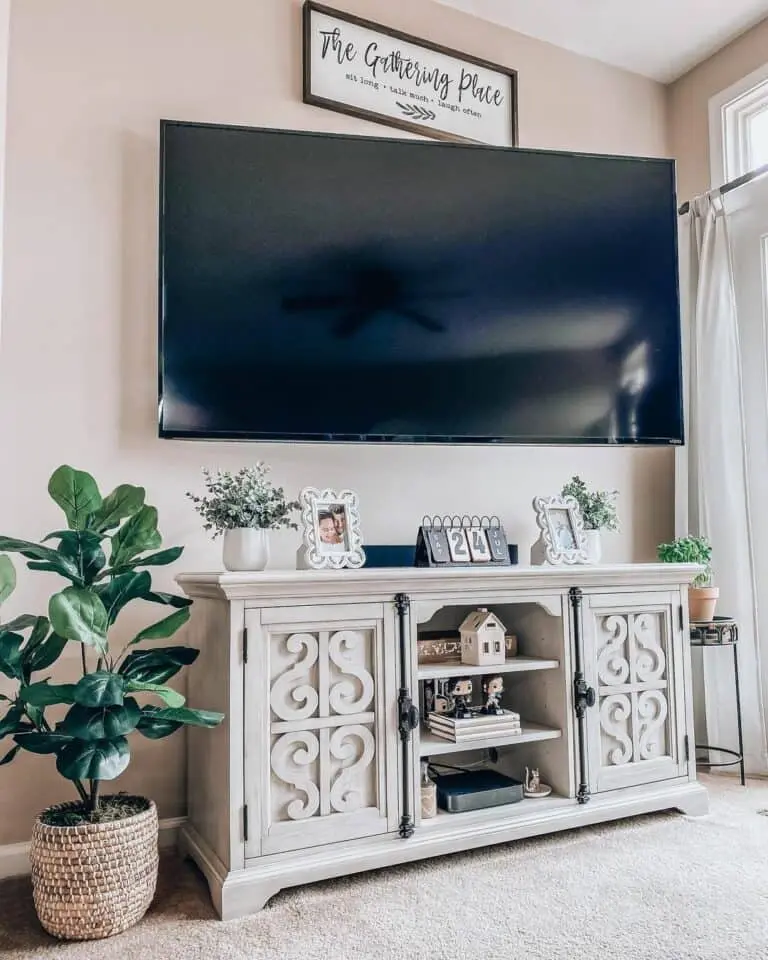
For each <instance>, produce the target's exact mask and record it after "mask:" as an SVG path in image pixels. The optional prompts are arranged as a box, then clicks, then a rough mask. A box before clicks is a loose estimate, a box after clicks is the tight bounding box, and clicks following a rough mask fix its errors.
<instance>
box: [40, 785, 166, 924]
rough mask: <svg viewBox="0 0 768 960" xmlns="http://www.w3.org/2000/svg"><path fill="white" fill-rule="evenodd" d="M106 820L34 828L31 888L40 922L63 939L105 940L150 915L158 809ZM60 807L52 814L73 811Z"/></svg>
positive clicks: (155, 859) (42, 825) (151, 804)
mask: <svg viewBox="0 0 768 960" xmlns="http://www.w3.org/2000/svg"><path fill="white" fill-rule="evenodd" d="M148 803H149V806H148V809H146V810H144V811H142V812H140V813H137V814H135V815H134V816H132V817H127V818H126V819H124V820H113V821H110V822H108V823H93V824H90V823H89V824H83V825H81V826H77V827H52V826H48V825H47V824H45V823H43V822H42V821H41V819H40V818H38V819H37V821H36V822H35V826H34V829H33V831H32V845H31V849H30V860H31V861H32V890H33V894H34V899H35V909H36V910H37V916H38V918H39V919H40V923H41V924H42V926H43V927H44V929H45V930H47V931H48V933H50V934H51V935H52V936H54V937H58V938H59V939H60V940H100V939H103V938H104V937H111V936H113V935H114V934H116V933H121V932H122V931H123V930H127V929H128V927H132V926H133V925H134V924H135V923H138V921H139V920H141V918H142V917H143V916H144V914H145V913H146V912H147V908H148V907H149V905H150V903H152V898H153V897H154V895H155V885H156V883H157V860H158V856H157V808H156V807H155V805H154V803H153V802H152V801H148ZM73 807H79V804H78V803H62V804H58V805H57V806H55V807H49V810H67V809H71V808H73Z"/></svg>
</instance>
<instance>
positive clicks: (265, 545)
mask: <svg viewBox="0 0 768 960" xmlns="http://www.w3.org/2000/svg"><path fill="white" fill-rule="evenodd" d="M268 563H269V531H268V530H261V529H257V528H256V527H238V528H237V529H235V530H225V531H224V568H225V569H226V570H263V569H264V568H265V567H266V565H267V564H268Z"/></svg>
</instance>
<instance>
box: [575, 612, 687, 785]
mask: <svg viewBox="0 0 768 960" xmlns="http://www.w3.org/2000/svg"><path fill="white" fill-rule="evenodd" d="M683 642H684V638H683V635H682V618H681V615H680V599H679V597H677V596H675V595H673V594H657V593H653V594H652V593H648V594H615V595H608V596H605V595H601V596H589V597H585V603H584V644H585V651H584V653H585V674H586V676H587V681H588V683H589V684H590V686H592V687H594V689H595V693H596V699H595V705H594V707H591V708H589V709H588V710H587V729H588V744H587V753H588V763H589V774H590V789H591V791H592V792H593V793H594V792H600V791H602V790H614V789H617V788H619V787H628V786H634V785H638V784H643V783H653V782H654V781H657V780H667V779H671V778H673V777H682V776H686V775H687V760H686V758H685V749H684V736H685V733H686V731H685V711H684V707H683V705H684V702H685V698H684V687H683V682H684V678H683V676H682V673H683V664H684V658H683V655H682V643H683Z"/></svg>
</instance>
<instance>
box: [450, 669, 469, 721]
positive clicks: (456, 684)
mask: <svg viewBox="0 0 768 960" xmlns="http://www.w3.org/2000/svg"><path fill="white" fill-rule="evenodd" d="M449 697H450V698H451V700H452V701H453V711H452V712H453V716H454V718H455V719H456V720H467V719H468V718H469V717H471V716H472V711H471V710H470V708H469V701H470V700H471V699H472V680H471V679H470V678H469V677H457V678H456V680H454V681H453V683H452V684H451V687H450V692H449Z"/></svg>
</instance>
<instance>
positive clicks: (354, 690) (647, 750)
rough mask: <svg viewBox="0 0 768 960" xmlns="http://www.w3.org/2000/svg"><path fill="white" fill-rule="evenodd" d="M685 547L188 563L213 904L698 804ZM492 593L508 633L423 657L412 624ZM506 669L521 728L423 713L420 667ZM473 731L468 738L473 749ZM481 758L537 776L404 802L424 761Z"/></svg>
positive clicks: (194, 819) (471, 672)
mask: <svg viewBox="0 0 768 960" xmlns="http://www.w3.org/2000/svg"><path fill="white" fill-rule="evenodd" d="M698 572H700V568H698V567H695V566H683V565H675V564H640V565H623V566H594V567H592V566H574V567H535V568H534V567H506V568H495V569H474V568H466V569H444V570H440V569H438V570H435V569H383V570H367V569H363V570H340V571H314V570H308V571H296V572H292V571H275V572H269V571H268V572H265V573H254V574H221V575H219V574H190V575H185V576H180V577H179V578H178V580H179V583H180V585H181V586H182V588H183V589H184V590H185V591H186V593H187V594H188V595H189V596H190V597H193V598H194V601H195V602H194V605H193V607H192V621H191V632H190V642H191V644H192V645H193V646H196V647H199V648H200V650H201V653H200V657H199V659H198V661H197V663H196V664H195V665H194V666H193V667H192V668H191V670H190V672H189V700H190V703H191V704H192V705H193V706H204V707H206V708H208V709H214V710H222V711H223V712H224V713H225V714H226V720H225V722H224V723H223V724H222V725H221V726H220V727H218V728H216V729H214V730H199V729H194V728H191V729H190V730H189V731H188V734H189V736H188V752H189V755H188V769H189V784H188V798H189V810H188V821H187V823H186V825H185V826H184V827H183V829H182V836H181V844H182V849H183V851H184V852H185V853H187V854H189V855H190V856H191V857H193V858H194V860H195V861H196V862H197V863H198V865H199V866H200V868H201V869H202V871H203V873H204V874H205V876H206V878H207V880H208V884H209V886H210V890H211V895H212V897H213V902H214V904H215V907H216V909H217V911H218V912H219V914H220V916H222V917H223V918H225V919H227V918H231V917H238V916H242V915H243V914H246V913H249V912H252V911H255V910H259V909H260V908H261V907H262V906H263V905H264V904H265V902H266V901H267V900H268V899H269V897H271V896H272V895H273V894H275V893H276V892H277V891H278V890H280V889H281V888H282V887H288V886H294V885H297V884H303V883H310V882H312V881H316V880H322V879H325V878H329V877H335V876H341V875H344V874H348V873H353V872H355V871H361V870H370V869H374V868H379V867H385V866H388V865H390V864H396V863H403V862H406V861H410V860H417V859H420V858H423V857H433V856H437V855H440V854H444V853H453V852H455V851H457V850H463V849H469V848H471V847H480V846H484V845H487V844H494V843H504V842H506V841H510V840H516V839H519V838H521V837H530V836H534V835H537V834H545V833H550V832H553V831H556V830H565V829H569V828H572V827H577V826H580V825H584V824H590V823H598V822H601V821H605V820H613V819H617V818H620V817H626V816H630V815H633V814H640V813H646V812H649V811H653V810H663V809H668V808H676V809H678V810H680V811H682V812H685V813H688V814H703V813H706V812H707V809H708V804H707V794H706V791H705V790H704V788H703V787H702V786H701V785H700V784H698V783H697V782H696V768H695V759H694V750H693V718H692V705H691V665H690V653H689V645H688V614H687V590H688V584H689V582H690V581H691V580H692V579H693V578H694V577H695V575H696V574H697V573H698ZM477 607H487V608H488V609H490V610H493V612H494V613H495V614H496V615H497V617H499V618H500V619H501V621H502V622H503V624H504V625H505V626H506V628H507V631H508V633H511V634H514V635H515V636H516V637H517V638H518V655H517V656H516V657H514V658H510V659H508V660H507V661H506V662H505V663H504V665H502V666H496V667H470V666H461V665H455V664H453V665H449V666H445V665H443V666H440V665H435V664H434V663H430V664H424V663H422V664H420V663H419V662H418V656H417V640H418V637H419V635H420V634H422V635H423V634H425V633H427V632H428V633H430V634H435V633H437V634H439V633H440V632H441V631H443V632H446V633H450V632H452V631H454V630H456V629H457V628H458V625H459V624H460V623H461V622H462V620H463V619H464V618H465V616H466V615H467V613H468V612H470V611H471V610H473V609H475V608H477ZM488 673H493V674H496V673H503V674H504V686H505V689H504V695H503V696H504V699H503V705H504V706H505V707H508V708H510V709H512V710H514V711H516V712H519V713H520V714H521V716H522V732H521V733H519V734H510V733H509V732H506V733H504V734H500V735H499V734H496V735H492V734H491V735H489V736H488V737H487V738H484V739H479V740H477V741H473V742H472V745H471V749H469V748H468V747H467V745H466V744H454V743H452V742H449V741H446V740H441V739H438V738H437V737H435V736H434V735H433V734H430V733H429V732H428V731H427V730H426V729H425V728H424V727H423V725H421V724H420V723H419V716H418V713H417V711H419V710H420V708H421V704H420V699H419V698H420V681H421V680H424V679H428V678H435V677H440V676H450V675H453V676H457V675H459V676H476V677H478V678H479V676H480V675H482V674H488ZM468 751H469V752H468ZM426 757H432V758H435V759H437V760H443V761H447V762H450V763H458V764H461V763H462V762H463V763H472V762H473V761H478V760H483V759H489V758H492V759H493V760H494V767H495V769H497V770H499V771H501V772H503V773H506V774H508V775H510V776H512V777H515V778H516V779H518V780H522V779H523V773H524V769H525V767H526V766H528V767H538V768H539V770H540V771H541V779H542V781H543V782H544V783H547V784H550V785H551V786H552V788H553V789H552V793H551V795H550V796H549V797H547V798H544V799H538V798H537V799H526V800H523V801H521V802H518V803H514V804H509V805H506V806H500V807H490V808H486V809H482V810H475V811H470V812H464V813H453V814H451V813H444V812H440V813H439V814H438V816H437V817H435V818H433V819H428V820H427V819H424V820H422V819H421V816H420V805H419V762H420V759H422V758H426Z"/></svg>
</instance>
